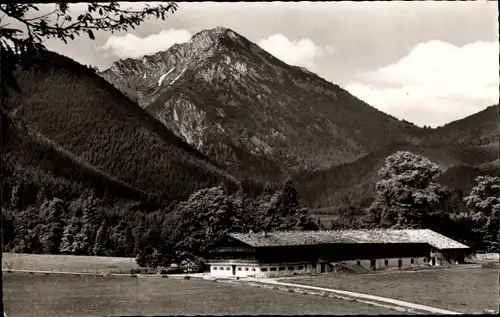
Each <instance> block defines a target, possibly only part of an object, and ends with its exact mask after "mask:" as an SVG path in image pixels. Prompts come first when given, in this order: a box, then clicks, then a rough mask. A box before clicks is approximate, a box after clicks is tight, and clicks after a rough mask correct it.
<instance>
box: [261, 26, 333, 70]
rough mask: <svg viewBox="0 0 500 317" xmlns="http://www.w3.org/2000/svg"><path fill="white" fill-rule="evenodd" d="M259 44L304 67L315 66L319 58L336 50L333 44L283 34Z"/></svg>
mask: <svg viewBox="0 0 500 317" xmlns="http://www.w3.org/2000/svg"><path fill="white" fill-rule="evenodd" d="M257 44H258V45H259V46H260V47H262V48H263V49H264V50H266V51H267V52H269V53H270V54H272V55H274V56H275V57H277V58H279V59H280V60H282V61H284V62H285V63H287V64H290V65H295V66H302V67H313V66H314V65H315V63H316V60H317V59H319V58H321V57H324V56H326V55H327V54H333V53H334V51H335V50H334V48H333V47H331V46H325V47H321V46H318V45H316V44H315V43H314V42H313V41H311V40H310V39H301V40H299V41H294V40H290V39H289V38H287V37H286V36H284V35H283V34H274V35H271V36H269V37H268V38H266V39H262V40H260V41H259V42H258V43H257Z"/></svg>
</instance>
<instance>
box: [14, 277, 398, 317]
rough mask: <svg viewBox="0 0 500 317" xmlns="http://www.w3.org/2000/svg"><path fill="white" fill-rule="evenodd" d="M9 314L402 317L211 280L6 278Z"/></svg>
mask: <svg viewBox="0 0 500 317" xmlns="http://www.w3.org/2000/svg"><path fill="white" fill-rule="evenodd" d="M4 301H5V308H6V311H7V314H8V316H9V317H11V316H33V315H34V312H36V316H40V317H43V316H103V315H133V314H141V315H202V314H211V315H219V314H238V315H239V314H252V315H255V314H283V315H291V314H370V315H375V314H401V313H399V312H398V311H396V310H390V309H386V308H383V307H378V306H371V305H365V304H361V303H357V302H353V301H347V300H340V299H335V298H328V297H320V296H314V295H304V294H298V293H287V292H280V291H276V290H269V289H264V288H253V287H249V286H244V285H236V284H228V283H222V282H213V281H207V280H194V279H191V280H181V279H172V278H159V277H143V278H133V277H113V276H107V277H93V276H88V275H84V276H72V275H57V274H50V275H44V274H28V273H14V272H13V273H5V274H4Z"/></svg>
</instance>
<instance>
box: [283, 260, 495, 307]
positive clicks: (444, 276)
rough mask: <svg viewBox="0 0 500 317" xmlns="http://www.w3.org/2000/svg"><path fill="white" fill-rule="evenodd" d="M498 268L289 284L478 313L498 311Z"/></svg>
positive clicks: (327, 278) (306, 279)
mask: <svg viewBox="0 0 500 317" xmlns="http://www.w3.org/2000/svg"><path fill="white" fill-rule="evenodd" d="M499 273H500V270H498V269H485V268H453V269H443V270H440V269H435V270H422V271H409V272H394V273H377V274H359V275H357V274H342V273H336V274H328V275H322V276H315V277H312V276H311V277H302V278H296V279H287V280H286V282H288V283H297V284H304V285H313V286H321V287H330V288H334V289H340V290H346V291H353V292H359V293H365V294H372V295H378V296H384V297H389V298H394V299H399V300H404V301H408V302H412V303H417V304H422V305H429V306H433V307H438V308H443V309H448V310H452V311H458V312H463V313H478V312H483V310H484V309H490V310H498V292H499V289H498V288H499V285H498V275H499Z"/></svg>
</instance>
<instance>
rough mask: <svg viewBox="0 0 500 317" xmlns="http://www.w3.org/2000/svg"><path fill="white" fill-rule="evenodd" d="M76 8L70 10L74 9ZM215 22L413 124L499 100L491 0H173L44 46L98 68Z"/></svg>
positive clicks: (163, 46)
mask: <svg viewBox="0 0 500 317" xmlns="http://www.w3.org/2000/svg"><path fill="white" fill-rule="evenodd" d="M149 4H150V5H154V3H151V2H150V3H149ZM46 6H50V5H46ZM122 6H124V7H141V6H143V4H141V3H123V4H122ZM83 8H85V6H84V5H83V4H74V5H71V6H70V9H71V10H72V11H71V12H74V13H75V14H77V13H78V12H81V10H82V9H83ZM41 11H43V9H42V10H41ZM216 26H223V27H227V28H230V29H232V30H233V31H235V32H237V33H239V34H240V35H242V36H244V37H246V38H248V39H249V40H250V41H252V42H255V43H257V44H258V45H260V46H261V47H262V48H263V49H265V50H267V51H268V52H270V53H271V54H273V55H274V56H276V57H278V58H279V59H281V60H283V61H284V62H286V63H288V64H292V65H298V66H303V67H306V68H307V69H309V70H310V71H312V72H315V73H317V74H318V75H320V76H321V77H323V78H325V79H327V80H329V81H331V82H333V83H335V84H338V85H340V86H341V87H343V88H344V89H347V90H348V91H349V92H351V93H352V94H353V95H355V96H357V97H358V98H360V99H362V100H364V101H366V102H367V103H369V104H370V105H372V106H373V107H375V108H377V109H379V110H381V111H384V112H386V113H389V114H391V115H393V116H395V117H397V118H399V119H405V120H407V121H410V122H413V123H415V124H417V125H419V126H424V125H427V126H431V127H437V126H441V125H444V124H446V123H448V122H451V121H454V120H457V119H461V118H464V117H466V116H469V115H471V114H473V113H476V112H478V111H481V110H483V109H484V108H486V107H488V106H490V105H492V104H496V103H498V98H499V95H498V94H499V62H498V57H499V48H498V38H499V37H498V8H497V3H496V2H495V1H466V2H455V1H450V2H447V1H444V2H442V1H439V2H438V1H414V2H413V1H411V2H407V1H404V2H399V1H394V2H319V3H314V2H287V3H285V2H283V3H279V2H267V3H265V2H263V3H258V2H257V3H255V2H254V3H250V2H239V3H215V2H203V3H179V10H178V11H177V12H175V13H174V14H173V15H172V14H169V16H168V17H167V19H166V20H165V21H162V20H161V19H158V20H156V19H150V20H148V21H146V22H145V23H143V24H142V25H141V26H139V27H138V28H136V30H130V31H128V32H120V33H115V34H110V33H105V32H98V33H97V34H96V35H95V37H96V40H94V41H92V40H90V39H88V37H86V36H82V37H80V38H77V39H75V40H74V41H73V42H71V43H70V44H67V45H65V44H64V43H62V42H59V41H57V40H48V41H47V42H46V43H45V44H46V46H47V48H49V49H51V50H54V51H57V52H59V53H61V54H64V55H67V56H69V57H72V58H73V59H75V60H77V61H79V62H80V63H83V64H90V65H93V66H97V67H98V68H100V69H105V68H108V67H109V66H110V65H111V64H112V63H113V62H114V61H116V60H118V59H123V58H129V57H131V58H140V57H141V56H143V55H151V54H154V53H156V52H158V51H164V50H167V49H168V48H169V47H170V46H171V45H173V44H175V43H184V42H186V41H188V40H189V39H190V37H191V36H192V35H194V34H195V33H197V32H199V31H202V30H204V29H211V28H214V27H216Z"/></svg>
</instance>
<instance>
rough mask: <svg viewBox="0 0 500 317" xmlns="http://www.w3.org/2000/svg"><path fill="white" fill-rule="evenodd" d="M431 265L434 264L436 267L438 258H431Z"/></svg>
mask: <svg viewBox="0 0 500 317" xmlns="http://www.w3.org/2000/svg"><path fill="white" fill-rule="evenodd" d="M431 264H432V266H434V265H436V257H435V256H433V257H431Z"/></svg>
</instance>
